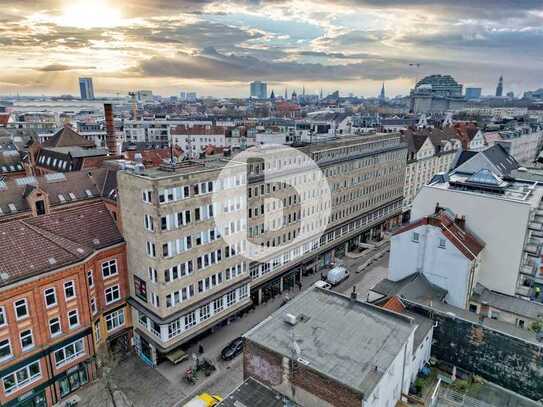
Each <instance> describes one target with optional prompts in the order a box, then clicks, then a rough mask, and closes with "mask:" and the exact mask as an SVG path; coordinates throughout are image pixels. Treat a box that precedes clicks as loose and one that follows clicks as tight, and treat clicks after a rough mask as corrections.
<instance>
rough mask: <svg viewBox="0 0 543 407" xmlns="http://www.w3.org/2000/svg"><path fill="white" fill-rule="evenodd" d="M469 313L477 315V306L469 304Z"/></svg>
mask: <svg viewBox="0 0 543 407" xmlns="http://www.w3.org/2000/svg"><path fill="white" fill-rule="evenodd" d="M469 312H474V313H477V305H476V304H469Z"/></svg>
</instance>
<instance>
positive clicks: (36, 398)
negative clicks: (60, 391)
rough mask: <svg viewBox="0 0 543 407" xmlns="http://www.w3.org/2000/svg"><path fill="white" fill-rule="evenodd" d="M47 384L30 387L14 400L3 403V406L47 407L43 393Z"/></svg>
mask: <svg viewBox="0 0 543 407" xmlns="http://www.w3.org/2000/svg"><path fill="white" fill-rule="evenodd" d="M46 387H47V384H43V385H41V386H38V387H36V388H35V389H32V390H31V391H29V392H28V393H26V394H23V395H22V396H20V397H18V398H17V399H15V400H12V401H10V402H9V403H7V404H4V406H5V407H47V396H46V394H45V388H46Z"/></svg>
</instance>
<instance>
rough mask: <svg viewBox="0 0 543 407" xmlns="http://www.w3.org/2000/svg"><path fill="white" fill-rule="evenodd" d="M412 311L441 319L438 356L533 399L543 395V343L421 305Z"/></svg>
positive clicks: (437, 334) (436, 336)
mask: <svg viewBox="0 0 543 407" xmlns="http://www.w3.org/2000/svg"><path fill="white" fill-rule="evenodd" d="M412 311H415V312H417V313H420V314H423V315H426V316H428V317H430V318H432V319H433V320H434V321H437V322H438V326H437V327H436V328H434V343H433V345H432V355H433V356H434V357H436V358H437V359H439V360H442V361H445V362H448V363H450V364H453V365H456V366H458V367H459V368H461V369H464V370H467V371H469V372H473V373H475V374H477V375H480V376H482V377H483V378H485V379H487V380H489V381H492V382H494V383H496V384H498V385H500V386H502V387H505V388H506V389H509V390H512V391H514V392H517V393H519V394H522V395H523V396H526V397H529V398H531V399H534V400H539V399H541V398H543V344H541V345H539V344H535V343H531V342H527V341H524V340H522V339H520V338H515V337H513V336H510V335H506V334H503V333H500V332H497V331H495V330H492V329H489V328H487V327H485V326H482V325H480V324H478V323H473V322H469V321H465V320H462V319H459V318H453V317H451V316H449V315H446V314H440V313H436V312H432V313H429V312H428V311H427V310H425V309H423V308H420V307H412Z"/></svg>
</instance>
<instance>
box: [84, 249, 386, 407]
mask: <svg viewBox="0 0 543 407" xmlns="http://www.w3.org/2000/svg"><path fill="white" fill-rule="evenodd" d="M384 249H386V248H384ZM383 252H384V251H383ZM384 253H385V252H384ZM339 260H340V261H341V262H342V263H343V264H345V265H346V266H347V267H348V269H349V270H350V271H351V273H350V276H349V278H348V279H347V280H345V281H343V282H342V283H340V284H339V285H337V286H336V287H334V288H333V289H334V290H335V291H338V292H343V293H345V294H350V292H351V290H352V287H353V286H356V287H357V292H358V295H359V298H360V299H365V298H366V296H367V293H368V290H369V288H371V287H372V286H373V285H375V284H376V283H377V282H378V281H380V280H381V279H383V278H386V274H387V270H388V254H385V255H384V256H383V257H381V258H380V259H378V260H376V261H375V262H373V263H372V264H370V265H368V266H367V267H366V268H365V269H363V270H361V271H360V272H357V270H358V269H359V268H360V267H361V266H362V265H364V264H365V263H366V262H367V261H368V256H365V255H363V256H360V257H357V258H349V257H343V258H341V259H339ZM320 277H321V275H320V273H315V274H313V275H309V276H306V277H304V280H303V288H302V291H298V289H296V288H295V289H292V290H290V291H287V292H285V293H284V294H283V296H277V297H275V299H273V300H270V301H268V302H267V303H265V304H262V305H260V306H258V307H256V308H255V310H254V311H251V312H250V313H248V314H246V315H245V316H243V317H242V318H240V319H238V320H235V321H233V322H232V323H231V324H229V325H227V326H225V327H223V328H221V329H220V330H219V331H217V332H215V333H214V334H212V335H210V336H208V337H206V338H204V339H203V340H202V341H201V342H200V344H201V345H202V346H203V348H204V357H206V358H207V359H209V360H211V361H212V362H213V363H214V364H215V365H216V367H217V370H216V371H215V372H214V373H213V374H211V375H210V376H209V377H205V376H204V375H201V376H199V377H198V380H197V382H196V384H194V385H190V384H187V383H186V382H185V381H184V380H183V375H184V372H185V370H186V369H187V368H189V367H191V364H192V361H191V360H189V361H185V362H182V363H180V364H178V365H173V364H171V363H169V362H163V363H161V364H160V365H158V367H157V368H155V369H153V368H150V367H148V366H147V365H145V364H144V363H143V362H142V361H140V360H139V359H138V358H137V357H136V356H135V355H131V356H130V357H129V358H128V359H127V360H126V361H124V362H122V363H121V364H120V366H118V367H117V368H116V371H115V372H114V375H113V376H114V383H115V385H116V387H117V388H118V390H121V391H122V392H123V393H124V394H125V395H126V396H127V398H128V399H129V400H130V401H131V402H132V403H133V404H134V406H135V407H148V406H151V405H152V406H153V407H171V406H176V407H180V406H183V404H184V403H185V402H186V401H188V400H189V399H191V398H192V397H194V396H195V395H197V394H200V393H202V392H208V393H212V394H218V395H220V396H225V395H227V394H228V393H230V392H231V391H232V390H234V389H235V388H236V387H237V386H238V385H239V384H240V383H241V382H242V380H243V367H242V356H241V355H239V356H237V357H236V358H234V359H233V360H231V361H228V362H224V361H222V360H221V359H220V352H221V350H222V349H223V348H224V347H225V346H226V345H227V344H228V343H229V342H230V341H231V340H233V339H235V338H237V337H239V336H241V335H243V334H244V333H245V332H247V331H248V330H249V329H251V328H252V327H254V326H255V325H257V324H258V323H260V322H261V321H263V320H264V319H265V318H266V317H268V316H269V315H270V314H272V313H273V312H274V311H276V310H277V309H278V308H280V307H281V305H282V302H283V300H284V296H285V295H288V296H289V297H290V298H294V297H296V296H297V295H298V294H299V293H300V292H303V291H304V290H307V289H309V288H310V287H312V286H313V284H314V283H315V282H316V281H317V280H319V279H320ZM198 345H199V344H195V345H194V346H193V347H191V348H189V349H188V351H187V353H188V354H189V355H192V353H196V352H197V350H198V349H197V348H198ZM191 359H192V358H191ZM127 372H130V374H127ZM102 391H103V385H102V384H101V383H96V384H94V385H91V386H89V387H87V388H85V389H82V391H81V392H80V393H79V394H80V396H81V398H82V402H81V403H80V405H82V406H85V407H87V406H88V407H95V406H98V405H100V406H101V407H102V406H104V404H103V397H98V395H99V394H101V392H102ZM98 399H100V400H102V401H101V402H100V403H99V404H97V403H96V401H97V400H98Z"/></svg>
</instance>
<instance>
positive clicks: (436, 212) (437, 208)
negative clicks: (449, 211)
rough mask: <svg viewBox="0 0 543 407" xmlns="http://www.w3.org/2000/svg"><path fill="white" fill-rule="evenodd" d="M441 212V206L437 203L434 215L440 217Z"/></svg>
mask: <svg viewBox="0 0 543 407" xmlns="http://www.w3.org/2000/svg"><path fill="white" fill-rule="evenodd" d="M439 212H441V207H440V206H439V202H436V209H435V211H434V213H435V214H436V215H438V214H439Z"/></svg>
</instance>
